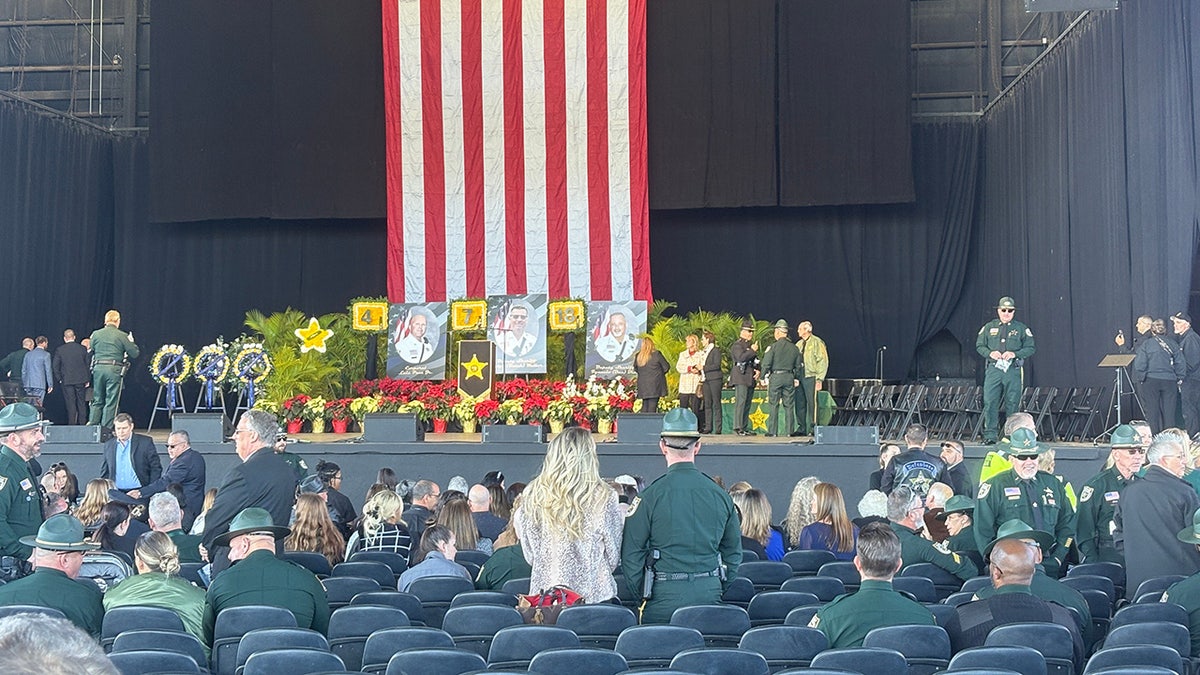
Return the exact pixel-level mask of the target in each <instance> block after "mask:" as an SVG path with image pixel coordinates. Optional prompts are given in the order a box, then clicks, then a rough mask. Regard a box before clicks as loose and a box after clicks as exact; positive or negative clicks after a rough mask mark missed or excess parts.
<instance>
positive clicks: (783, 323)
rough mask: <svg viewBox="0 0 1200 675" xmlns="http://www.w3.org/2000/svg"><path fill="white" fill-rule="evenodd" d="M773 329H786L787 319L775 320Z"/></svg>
mask: <svg viewBox="0 0 1200 675" xmlns="http://www.w3.org/2000/svg"><path fill="white" fill-rule="evenodd" d="M775 330H788V322H787V319H780V320H778V321H776V322H775Z"/></svg>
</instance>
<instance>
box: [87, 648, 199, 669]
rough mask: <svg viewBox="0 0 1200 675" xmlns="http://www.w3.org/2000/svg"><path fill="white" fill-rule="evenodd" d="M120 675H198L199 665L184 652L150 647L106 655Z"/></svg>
mask: <svg viewBox="0 0 1200 675" xmlns="http://www.w3.org/2000/svg"><path fill="white" fill-rule="evenodd" d="M108 658H109V660H111V661H112V664H113V665H114V666H116V667H117V670H119V671H121V675H145V674H146V673H181V674H182V673H195V675H200V673H201V670H200V666H199V665H198V664H197V663H196V662H195V660H193V659H192V657H190V656H188V655H186V654H179V653H176V652H160V651H154V650H150V649H146V650H141V651H133V652H121V653H119V654H118V653H113V654H109V655H108Z"/></svg>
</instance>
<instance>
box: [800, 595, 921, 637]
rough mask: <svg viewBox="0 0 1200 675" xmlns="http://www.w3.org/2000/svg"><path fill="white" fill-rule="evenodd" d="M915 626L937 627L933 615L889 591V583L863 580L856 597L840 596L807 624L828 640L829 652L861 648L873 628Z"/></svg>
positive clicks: (915, 603)
mask: <svg viewBox="0 0 1200 675" xmlns="http://www.w3.org/2000/svg"><path fill="white" fill-rule="evenodd" d="M908 624H916V625H923V626H934V625H937V621H935V620H934V618H933V614H931V613H930V612H929V610H928V609H925V608H924V607H923V606H922V605H921V603H919V602H913V601H912V600H909V599H908V598H906V597H904V596H903V595H900V593H899V592H897V591H895V590H893V589H892V582H891V581H882V580H878V579H864V580H863V582H862V585H861V586H859V587H858V592H857V593H847V594H845V595H839V596H838V597H836V598H834V599H833V600H831V601H830V602H829V604H827V605H825V606H824V607H822V608H821V609H820V610H818V611H817V613H816V615H815V616H813V618H812V620H811V621H809V622H808V627H809V628H816V629H818V630H820V631H821V632H822V633H824V634H825V637H827V638H829V647H830V648H831V649H841V648H843V647H861V646H862V643H863V638H865V637H867V633H869V632H871V630H872V629H874V628H881V627H883V626H903V625H908Z"/></svg>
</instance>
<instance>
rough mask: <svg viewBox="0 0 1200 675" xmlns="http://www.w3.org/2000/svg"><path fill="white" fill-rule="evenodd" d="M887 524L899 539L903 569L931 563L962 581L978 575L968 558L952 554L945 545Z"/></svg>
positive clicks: (914, 532) (912, 531) (973, 564)
mask: <svg viewBox="0 0 1200 675" xmlns="http://www.w3.org/2000/svg"><path fill="white" fill-rule="evenodd" d="M889 524H890V525H891V526H892V531H893V532H895V533H896V536H897V537H900V557H901V558H902V559H903V561H904V566H905V567H907V566H909V565H913V564H916V563H923V562H927V563H933V564H934V565H937V566H938V567H940V568H942V569H944V570H946V571H947V572H949V573H951V574H953V575H954V576H956V577H958V578H959V579H962V580H963V581H966V580H967V579H970V578H971V577H973V576H977V575H978V574H979V570H978V569H977V568H976V567H975V563H973V562H971V559H970V558H968V557H966V556H964V555H959V554H957V553H954V552H953V551H951V550H950V549H949V548H947V547H946V545H945V544H934V543H933V542H931V541H929V540H928V539H926V538H925V537H922V536H921V535H920V534H918V533H917V531H916V530H910V529H908V528H907V527H905V526H904V525H901V524H900V523H897V522H895V521H892V522H891V523H889Z"/></svg>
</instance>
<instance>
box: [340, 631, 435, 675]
mask: <svg viewBox="0 0 1200 675" xmlns="http://www.w3.org/2000/svg"><path fill="white" fill-rule="evenodd" d="M406 649H407V650H413V649H451V650H452V649H454V639H453V638H451V637H450V635H449V634H448V633H446V631H443V630H440V629H437V628H426V627H409V628H389V629H387V630H377V631H375V632H374V633H371V635H370V636H368V637H367V641H366V643H365V644H364V645H363V656H362V662H363V665H362V671H363V672H365V673H382V672H384V671H385V670H387V667H388V662H389V661H390V660H391V658H392V655H394V654H396V653H398V652H402V651H404V650H406Z"/></svg>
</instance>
